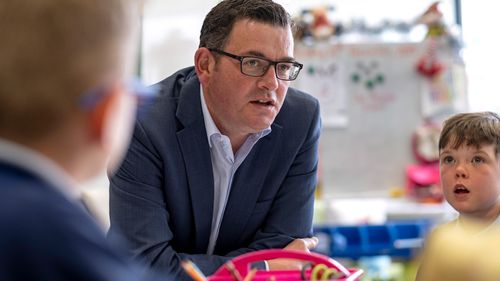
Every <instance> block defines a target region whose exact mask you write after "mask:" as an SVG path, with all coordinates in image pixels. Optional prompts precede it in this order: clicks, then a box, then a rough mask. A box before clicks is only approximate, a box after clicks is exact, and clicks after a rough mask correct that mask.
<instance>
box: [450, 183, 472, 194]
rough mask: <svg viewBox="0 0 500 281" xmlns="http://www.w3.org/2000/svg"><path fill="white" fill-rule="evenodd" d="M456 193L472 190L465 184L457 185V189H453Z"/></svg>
mask: <svg viewBox="0 0 500 281" xmlns="http://www.w3.org/2000/svg"><path fill="white" fill-rule="evenodd" d="M453 192H455V193H456V194H462V193H469V192H470V191H469V190H468V189H467V187H465V185H463V184H457V185H455V189H454V190H453Z"/></svg>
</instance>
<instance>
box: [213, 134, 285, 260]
mask: <svg viewBox="0 0 500 281" xmlns="http://www.w3.org/2000/svg"><path fill="white" fill-rule="evenodd" d="M281 136H282V135H281V126H279V125H277V124H273V125H272V132H271V134H269V135H267V136H266V137H264V138H262V139H260V140H259V141H258V142H257V144H256V145H255V146H254V147H253V148H252V151H251V152H250V154H248V156H247V158H246V159H245V161H243V163H242V164H241V166H240V167H239V168H238V171H237V173H236V175H235V178H234V181H233V184H232V186H231V191H230V194H229V199H228V202H227V205H226V209H225V211H224V217H223V220H222V225H221V228H220V231H219V237H218V239H217V244H216V251H217V250H218V249H221V250H222V251H224V249H227V248H228V247H231V245H225V244H224V242H225V241H233V240H234V237H241V235H242V232H243V231H244V230H245V225H246V224H247V221H248V219H249V218H250V216H251V215H252V212H253V210H254V208H255V204H256V202H257V199H258V198H259V195H260V193H261V190H262V188H263V181H264V178H265V175H267V174H268V173H269V169H270V165H271V163H272V162H273V161H272V159H269V155H275V153H274V152H275V151H276V146H277V145H278V144H279V143H281V141H282V140H281V138H282V137H281Z"/></svg>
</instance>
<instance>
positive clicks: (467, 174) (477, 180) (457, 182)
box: [439, 141, 500, 220]
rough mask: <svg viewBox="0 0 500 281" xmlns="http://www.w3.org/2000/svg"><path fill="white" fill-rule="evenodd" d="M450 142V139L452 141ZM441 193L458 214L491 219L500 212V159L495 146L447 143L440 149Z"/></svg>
mask: <svg viewBox="0 0 500 281" xmlns="http://www.w3.org/2000/svg"><path fill="white" fill-rule="evenodd" d="M451 143H453V142H452V141H451ZM439 154H440V158H439V159H440V171H441V183H442V188H443V193H444V196H445V198H446V200H447V201H448V203H450V205H451V206H453V208H455V210H457V211H458V212H459V213H460V214H461V215H466V216H470V217H474V218H478V219H482V220H492V219H494V218H496V217H497V215H498V214H499V212H500V198H499V196H500V160H499V159H498V158H497V157H496V154H495V146H494V145H493V144H490V145H482V146H481V147H480V148H479V149H478V148H476V147H475V146H466V145H462V146H460V147H459V148H458V149H453V148H451V147H450V145H447V146H446V147H445V148H444V149H442V150H441V151H440V153H439Z"/></svg>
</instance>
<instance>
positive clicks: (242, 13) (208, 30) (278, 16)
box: [199, 0, 293, 49]
mask: <svg viewBox="0 0 500 281" xmlns="http://www.w3.org/2000/svg"><path fill="white" fill-rule="evenodd" d="M241 19H250V20H253V21H256V22H261V23H266V24H270V25H272V26H278V27H283V28H286V27H290V28H292V25H293V23H292V19H291V18H290V15H289V14H288V13H287V11H286V10H285V9H284V8H283V7H282V6H281V5H280V4H277V3H274V2H273V1H271V0H224V1H221V2H220V3H219V4H217V6H215V7H213V8H212V10H211V11H210V12H209V13H208V14H207V16H206V17H205V20H204V21H203V26H202V27H201V32H200V45H199V47H200V48H201V47H206V48H216V49H223V48H224V46H225V45H226V42H227V40H228V38H229V34H230V33H231V30H232V29H233V25H234V23H235V22H236V21H238V20H241Z"/></svg>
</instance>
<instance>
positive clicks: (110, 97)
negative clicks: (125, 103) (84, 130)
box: [88, 83, 122, 141]
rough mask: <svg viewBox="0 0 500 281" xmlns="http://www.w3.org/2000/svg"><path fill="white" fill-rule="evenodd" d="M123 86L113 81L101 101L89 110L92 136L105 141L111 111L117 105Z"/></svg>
mask: <svg viewBox="0 0 500 281" xmlns="http://www.w3.org/2000/svg"><path fill="white" fill-rule="evenodd" d="M121 91H122V87H121V86H120V85H119V83H113V84H111V85H110V86H109V87H107V88H106V90H104V92H103V97H102V99H101V100H100V101H99V103H98V104H97V105H96V106H95V107H94V108H92V109H91V110H89V119H88V120H89V122H90V124H89V125H90V136H91V137H92V138H93V139H95V140H99V141H103V138H104V134H105V130H106V126H107V122H108V120H107V119H108V118H109V117H110V112H111V111H112V110H113V109H114V108H115V107H116V103H117V102H119V98H120V95H121V94H122V93H121Z"/></svg>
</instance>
